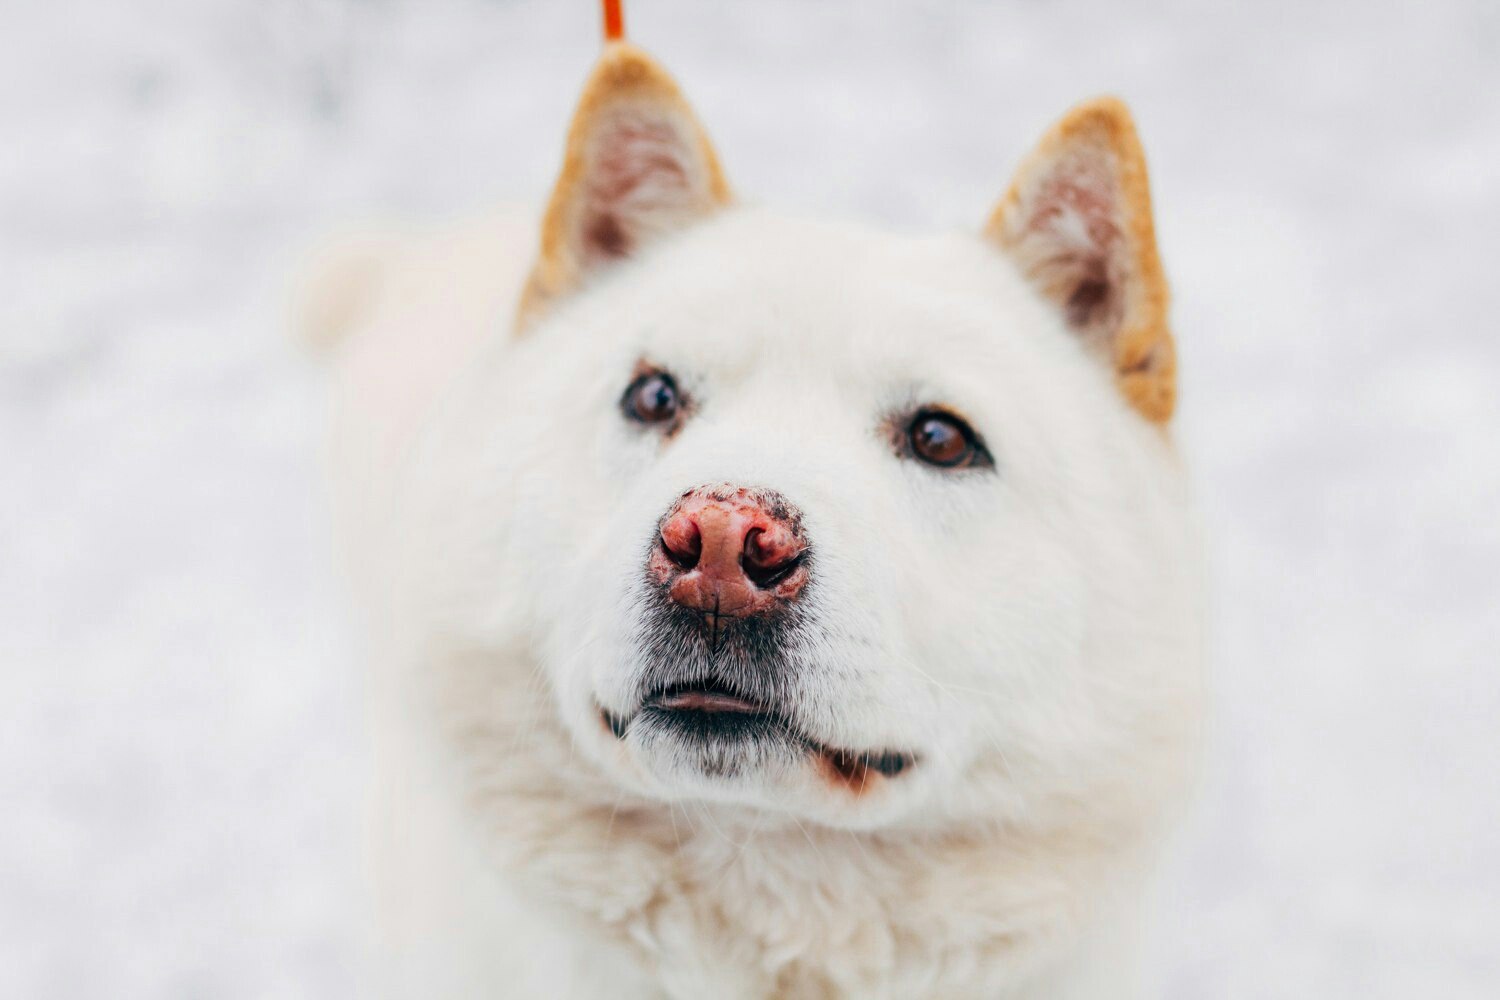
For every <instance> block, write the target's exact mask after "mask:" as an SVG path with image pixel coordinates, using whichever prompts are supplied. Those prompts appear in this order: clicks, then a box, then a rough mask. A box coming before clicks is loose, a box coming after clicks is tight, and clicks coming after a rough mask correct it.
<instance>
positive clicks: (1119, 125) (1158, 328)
mask: <svg viewBox="0 0 1500 1000" xmlns="http://www.w3.org/2000/svg"><path fill="white" fill-rule="evenodd" d="M985 234H986V235H987V236H988V237H989V238H991V239H993V240H994V241H995V242H997V243H998V244H999V245H1000V246H1001V247H1002V248H1004V249H1005V251H1006V252H1007V253H1009V254H1010V256H1011V257H1012V258H1013V259H1014V260H1015V261H1016V263H1017V264H1018V265H1019V266H1020V268H1021V272H1022V273H1023V274H1025V275H1026V277H1027V278H1029V279H1030V280H1031V282H1032V284H1033V285H1035V286H1036V288H1037V289H1038V290H1039V291H1040V292H1041V293H1042V295H1044V296H1045V297H1046V298H1047V299H1049V300H1051V301H1052V302H1053V303H1055V304H1056V305H1057V307H1058V308H1059V309H1061V310H1062V312H1063V315H1064V316H1065V317H1066V318H1067V321H1068V325H1069V326H1071V327H1072V328H1073V329H1074V330H1075V331H1077V332H1078V334H1079V335H1080V336H1081V337H1083V338H1084V339H1085V341H1087V342H1088V344H1089V345H1090V346H1091V347H1093V348H1095V349H1096V350H1098V351H1099V352H1100V353H1101V354H1102V355H1103V356H1104V357H1106V358H1107V359H1108V360H1109V362H1110V364H1111V365H1112V366H1113V368H1114V372H1115V380H1116V382H1117V384H1118V385H1119V387H1120V391H1121V392H1122V393H1123V394H1124V396H1125V398H1126V400H1128V401H1129V402H1130V405H1131V406H1133V407H1135V409H1137V410H1138V411H1140V412H1141V413H1142V414H1143V415H1144V416H1146V417H1147V418H1148V419H1150V420H1153V421H1156V422H1157V423H1166V422H1167V420H1168V419H1169V418H1170V417H1171V416H1172V408H1173V405H1174V404H1175V402H1176V396H1177V382H1176V375H1177V359H1176V355H1175V351H1174V348H1173V345H1172V332H1171V330H1170V329H1168V327H1167V298H1168V296H1167V281H1166V278H1165V276H1164V275H1163V274H1162V268H1161V260H1160V258H1158V256H1157V252H1156V233H1155V228H1154V226H1153V224H1152V221H1151V191H1150V188H1149V186H1148V184H1147V182H1146V158H1145V155H1144V154H1143V153H1142V152H1141V143H1140V139H1139V138H1137V136H1136V132H1135V124H1134V123H1133V122H1132V121H1131V118H1130V111H1129V110H1128V109H1127V108H1126V107H1125V105H1124V103H1123V102H1121V101H1119V100H1116V99H1115V98H1112V97H1104V98H1099V99H1097V100H1093V101H1089V102H1087V103H1085V104H1081V105H1079V106H1078V107H1076V108H1074V109H1073V110H1072V111H1070V112H1068V114H1067V115H1065V116H1064V117H1063V119H1062V120H1061V121H1060V122H1058V123H1057V124H1056V125H1054V126H1053V127H1052V130H1051V131H1049V132H1048V133H1047V135H1046V136H1045V137H1043V139H1042V141H1041V143H1040V144H1039V145H1038V146H1037V148H1036V150H1035V151H1034V152H1033V153H1032V154H1031V155H1030V156H1029V157H1028V158H1027V159H1026V161H1025V162H1024V163H1022V164H1021V169H1020V170H1019V171H1018V172H1017V174H1016V178H1015V181H1014V183H1013V184H1012V185H1011V188H1010V190H1009V191H1008V192H1007V193H1006V195H1005V197H1004V198H1003V199H1002V200H1001V202H1000V204H999V205H998V206H997V207H996V208H995V211H994V214H993V215H991V216H990V220H989V224H988V225H987V226H986V228H985Z"/></svg>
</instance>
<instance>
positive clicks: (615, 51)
mask: <svg viewBox="0 0 1500 1000" xmlns="http://www.w3.org/2000/svg"><path fill="white" fill-rule="evenodd" d="M730 200H731V194H730V190H729V184H728V182H727V181H726V180H725V179H724V173H723V171H722V169H721V168H720V166H719V159H718V156H717V154H715V152H714V149H713V146H712V145H711V144H710V142H709V140H708V134H707V133H706V132H705V131H704V129H703V126H702V125H701V124H700V123H699V121H698V118H697V116H696V115H695V114H694V113H693V110H692V108H691V107H690V106H689V105H688V103H687V100H686V99H685V98H684V97H683V96H682V92H681V90H679V89H678V87H677V84H676V82H674V81H673V79H672V78H671V76H670V75H668V74H667V72H666V71H665V70H664V69H662V68H661V66H660V65H659V64H658V63H657V62H656V61H655V60H654V59H652V58H651V57H650V56H649V55H647V54H646V53H645V52H643V51H641V50H640V49H638V48H636V47H634V46H633V45H630V44H628V43H626V42H612V43H610V44H609V45H607V46H606V47H605V50H604V53H603V55H602V56H601V57H600V59H599V62H598V63H597V64H596V65H595V67H594V70H593V72H592V73H591V74H590V76H589V79H588V82H587V83H586V84H585V86H584V90H583V97H582V98H581V99H580V101H579V103H578V108H577V110H576V111H575V112H574V115H573V121H572V125H571V126H570V127H569V129H568V138H567V145H566V149H565V152H564V156H563V166H562V172H561V173H560V175H559V176H558V179H557V183H556V186H555V187H554V188H553V190H552V198H551V200H550V201H549V202H548V204H547V211H546V214H545V215H544V216H543V219H542V232H541V247H540V252H539V253H538V256H537V261H536V264H535V266H534V267H533V268H532V272H531V276H530V278H529V280H528V281H527V283H526V287H525V289H524V291H523V292H522V295H521V301H520V305H519V308H518V310H517V316H516V325H517V327H518V329H524V328H525V327H526V326H527V325H528V324H530V323H531V322H532V321H533V320H534V319H535V318H536V317H537V316H538V315H540V314H541V313H543V312H544V311H545V310H546V308H547V307H548V305H549V304H551V303H552V302H553V301H554V300H556V299H557V298H558V297H560V296H562V295H565V294H567V293H568V292H571V291H573V290H575V289H576V288H578V287H579V286H581V285H582V284H583V283H584V282H585V281H586V280H587V279H588V278H589V277H590V275H591V274H593V273H594V272H596V271H599V270H602V269H604V268H607V267H608V266H610V265H611V264H613V263H615V262H617V261H619V260H620V259H622V258H626V257H629V256H630V255H631V254H632V253H634V252H635V251H636V250H637V249H638V248H640V247H641V246H643V245H645V244H646V243H648V242H650V241H651V240H653V239H655V238H657V237H659V236H661V235H663V234H665V233H668V232H672V231H675V230H678V229H681V228H683V227H684V226H687V225H689V224H691V223H692V222H693V221H695V220H697V219H700V218H702V217H704V216H706V215H708V214H710V213H711V212H713V211H714V210H716V209H718V208H720V207H722V206H724V205H727V204H728V203H729V202H730Z"/></svg>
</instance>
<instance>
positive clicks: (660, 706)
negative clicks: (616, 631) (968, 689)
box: [599, 680, 917, 794]
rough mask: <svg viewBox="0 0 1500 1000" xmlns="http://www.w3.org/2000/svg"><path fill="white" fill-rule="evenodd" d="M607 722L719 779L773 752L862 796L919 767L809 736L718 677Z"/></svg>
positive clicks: (911, 760)
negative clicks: (688, 757)
mask: <svg viewBox="0 0 1500 1000" xmlns="http://www.w3.org/2000/svg"><path fill="white" fill-rule="evenodd" d="M599 714H600V719H601V720H602V721H603V723H604V725H605V726H606V727H607V728H608V729H609V731H610V732H611V733H612V734H614V736H615V738H616V739H618V740H622V741H623V740H626V739H628V738H629V737H630V736H631V735H632V733H633V732H637V733H643V734H645V738H648V739H652V740H655V741H660V740H663V739H665V740H669V741H670V742H671V744H673V747H674V749H676V750H679V751H687V752H689V753H694V752H695V753H696V754H697V755H698V757H699V759H700V761H701V763H702V768H701V769H702V770H703V771H704V772H705V773H707V774H709V775H711V776H732V775H733V774H735V773H736V772H738V771H740V770H743V769H745V768H748V767H753V766H754V762H755V761H757V760H761V759H764V758H766V757H767V756H768V755H769V754H770V753H773V752H776V751H782V752H787V753H791V754H793V755H796V756H800V757H811V758H812V760H813V761H814V762H815V763H816V764H817V765H818V766H819V767H820V769H821V770H822V772H823V774H824V775H825V777H826V778H827V779H828V780H829V781H830V782H832V783H835V784H838V785H841V786H843V787H846V788H848V789H850V790H851V791H853V792H854V793H855V794H860V793H862V792H864V791H865V790H867V789H869V788H872V787H873V786H874V785H875V784H876V783H878V781H879V780H880V779H885V778H895V777H896V776H898V775H900V774H902V773H903V772H905V771H907V770H909V769H910V768H911V767H913V766H914V765H915V764H916V763H917V756H916V755H915V754H913V753H910V752H907V751H902V750H891V749H880V750H852V749H844V748H839V747H831V746H828V745H826V744H823V743H821V742H819V741H817V740H814V739H812V738H811V737H809V736H808V735H807V734H806V733H804V732H802V730H801V729H799V728H798V727H797V726H796V725H795V724H794V723H793V722H792V720H791V719H790V718H789V717H788V716H787V714H786V713H784V712H781V711H779V710H777V709H776V708H775V707H774V706H771V705H768V704H766V703H764V702H762V701H758V700H756V699H754V698H751V697H748V696H746V695H744V694H743V693H741V692H738V691H735V690H734V689H732V688H731V687H729V686H728V685H726V684H723V683H721V682H718V681H714V680H704V681H694V682H691V683H685V684H672V685H669V686H667V687H663V688H660V689H657V690H655V691H652V692H650V693H649V694H647V696H646V697H645V698H644V699H643V700H642V702H641V705H640V708H638V709H637V710H636V711H635V712H634V713H632V714H630V715H628V716H620V715H617V714H615V713H613V712H611V711H609V710H608V709H605V708H601V709H600V710H599Z"/></svg>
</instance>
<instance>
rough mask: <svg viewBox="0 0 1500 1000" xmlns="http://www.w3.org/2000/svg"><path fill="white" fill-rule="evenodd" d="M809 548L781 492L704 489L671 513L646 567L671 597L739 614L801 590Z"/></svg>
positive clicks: (687, 604)
mask: <svg viewBox="0 0 1500 1000" xmlns="http://www.w3.org/2000/svg"><path fill="white" fill-rule="evenodd" d="M806 551H807V543H806V541H804V539H803V538H802V532H801V527H800V525H799V523H798V520H797V519H796V518H795V517H794V516H793V515H791V514H790V513H789V507H788V505H787V503H786V502H785V501H784V500H783V499H782V498H781V497H780V496H779V495H778V494H775V493H771V492H770V491H767V490H749V489H744V488H736V487H713V488H702V489H696V490H692V491H690V492H688V493H686V494H684V495H683V497H682V498H681V499H680V500H678V501H677V503H676V505H675V506H674V507H673V508H672V510H671V511H670V512H668V514H667V517H666V519H665V520H664V521H663V522H662V525H661V544H660V545H659V546H657V548H656V551H654V552H653V553H652V555H651V560H650V570H651V574H652V576H653V577H654V578H655V579H656V581H657V582H658V583H660V584H662V585H663V586H665V587H666V588H667V596H668V597H670V598H671V599H672V600H673V601H675V602H676V603H678V604H681V605H684V606H685V607H689V608H693V609H694V610H697V611H702V612H705V613H707V614H712V615H728V616H731V617H735V618H742V617H745V616H747V615H752V614H755V613H757V612H760V611H764V610H766V609H768V608H770V607H772V606H774V605H775V604H777V603H778V602H781V601H789V600H792V599H793V598H795V597H796V596H797V595H798V594H799V593H801V591H802V587H803V585H804V584H805V583H806V582H807V567H806V566H805V565H804V564H803V560H802V554H803V553H804V552H806Z"/></svg>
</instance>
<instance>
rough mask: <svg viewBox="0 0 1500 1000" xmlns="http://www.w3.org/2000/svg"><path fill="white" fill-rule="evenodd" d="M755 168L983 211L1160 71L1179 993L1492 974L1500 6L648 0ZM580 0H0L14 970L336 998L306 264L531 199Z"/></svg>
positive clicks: (1174, 991)
mask: <svg viewBox="0 0 1500 1000" xmlns="http://www.w3.org/2000/svg"><path fill="white" fill-rule="evenodd" d="M628 6H629V9H628V15H629V23H630V28H631V33H632V35H633V36H634V37H635V38H636V39H638V40H639V41H641V42H642V43H643V44H645V45H647V46H648V47H649V48H651V49H653V50H655V51H656V52H657V53H658V54H659V55H661V56H662V57H663V58H664V60H665V61H666V62H667V64H668V65H669V66H670V67H672V68H673V69H674V70H675V71H676V72H677V73H678V74H679V76H680V77H681V78H682V80H683V82H684V83H685V85H686V87H687V89H688V91H689V93H690V95H691V96H692V98H693V99H694V101H695V103H696V104H697V105H698V107H699V109H700V111H701V112H702V114H703V116H704V117H705V119H706V120H707V122H708V124H709V126H710V128H711V129H712V131H713V132H714V134H715V137H716V139H717V141H718V144H719V147H720V150H721V152H722V153H723V155H724V157H725V160H726V163H727V164H728V166H729V169H730V171H731V174H732V177H733V178H734V180H735V182H736V184H737V186H738V187H739V188H740V189H741V190H742V191H744V192H747V193H749V194H751V195H752V196H754V197H756V198H758V199H761V200H764V201H768V202H773V203H777V204H781V205H783V206H788V207H795V208H800V209H808V210H817V211H830V212H834V213H839V214H859V215H864V216H869V217H873V218H875V219H878V220H883V221H886V222H888V223H891V224H894V225H898V226H911V227H930V226H934V225H935V226H939V227H958V226H965V227H966V226H972V225H977V224H978V222H979V220H980V219H981V218H982V217H983V215H984V213H985V212H986V211H987V210H988V208H989V206H990V203H991V201H992V200H993V199H994V198H995V197H996V196H998V194H999V193H1000V191H1001V190H1002V188H1003V186H1004V184H1005V182H1006V179H1007V177H1008V174H1009V171H1010V169H1011V167H1012V165H1013V164H1014V163H1015V162H1016V160H1017V158H1018V157H1019V156H1020V155H1021V153H1022V152H1023V151H1024V150H1025V149H1026V147H1027V146H1028V145H1029V144H1030V143H1031V142H1032V141H1033V140H1034V139H1035V137H1036V136H1037V135H1038V133H1039V132H1040V131H1041V129H1042V128H1043V127H1044V126H1045V125H1046V124H1047V122H1048V121H1050V120H1051V119H1052V118H1054V117H1055V116H1057V115H1058V114H1059V113H1060V112H1061V111H1062V110H1063V109H1064V108H1065V107H1066V106H1068V105H1069V104H1070V103H1072V102H1073V101H1075V100H1076V99H1078V98H1080V97H1083V96H1085V95H1089V94H1093V93H1096V92H1100V91H1114V92H1118V93H1120V94H1122V95H1123V96H1125V97H1126V98H1127V99H1128V100H1130V101H1131V103H1132V104H1133V105H1134V107H1135V109H1136V112H1137V114H1138V116H1139V120H1140V125H1141V129H1142V131H1143V133H1144V137H1145V141H1146V146H1147V149H1148V152H1149V154H1150V157H1151V162H1152V167H1153V173H1154V182H1155V187H1156V193H1157V200H1158V206H1159V212H1160V223H1161V230H1162V240H1163V244H1164V252H1165V254H1166V259H1167V262H1168V267H1169V271H1170V273H1171V274H1172V277H1173V279H1174V284H1175V287H1176V290H1177V306H1176V312H1175V316H1176V326H1177V329H1178V333H1179V337H1180V341H1181V346H1182V357H1183V373H1184V395H1183V403H1184V405H1183V409H1182V412H1181V416H1180V420H1179V424H1178V426H1179V429H1180V433H1181V437H1182V440H1183V442H1184V446H1185V449H1186V451H1187V452H1188V454H1189V456H1190V457H1191V459H1192V461H1193V463H1194V464H1195V466H1196V468H1197V475H1198V482H1199V485H1200V491H1201V496H1202V505H1203V509H1204V517H1205V520H1206V521H1207V524H1208V527H1209V534H1210V538H1211V541H1212V557H1213V568H1214V577H1215V601H1216V607H1217V612H1216V615H1217V628H1216V632H1215V640H1214V645H1215V653H1216V656H1215V663H1214V676H1215V685H1216V693H1217V701H1218V722H1217V727H1216V734H1215V752H1214V766H1213V768H1212V771H1211V774H1210V776H1209V781H1208V787H1207V790H1206V792H1205V796H1204V802H1203V805H1202V808H1201V809H1200V811H1199V817H1198V819H1197V821H1196V826H1195V828H1194V830H1193V831H1192V833H1191V835H1190V836H1189V837H1187V838H1186V840H1185V844H1184V847H1185V856H1184V859H1183V861H1182V863H1181V864H1180V865H1178V866H1177V870H1176V871H1174V873H1173V878H1172V881H1171V884H1170V888H1169V891H1168V893H1167V899H1166V901H1167V903H1168V909H1169V911H1170V917H1169V920H1168V926H1167V928H1166V930H1167V932H1168V933H1167V935H1166V936H1165V938H1164V942H1163V951H1164V954H1165V956H1166V961H1167V964H1168V967H1169V970H1170V977H1169V978H1170V983H1171V990H1170V996H1171V997H1173V998H1175V1000H1193V998H1210V997H1211V998H1231V1000H1238V998H1244V1000H1250V998H1256V1000H1260V998H1264V997H1268V996H1274V997H1294V998H1330V997H1361V998H1406V997H1414V996H1422V997H1428V996H1431V997H1444V998H1448V1000H1455V998H1489V997H1494V996H1497V995H1500V777H1497V773H1500V761H1497V756H1500V754H1497V751H1500V737H1497V734H1496V729H1497V725H1500V653H1497V647H1500V326H1497V322H1496V317H1497V316H1500V279H1497V278H1496V276H1495V264H1496V260H1497V258H1500V166H1497V165H1500V7H1497V5H1495V4H1494V3H1493V2H1489V0H1473V2H1457V0H1454V2H1435V0H1430V2H1426V3H1422V4H1415V3H1413V4H1392V3H1380V2H1377V3H1363V4H1357V3H1353V2H1349V0H1346V2H1342V3H1326V2H1307V0H1296V2H1285V0H1263V2H1260V3H1256V4H1240V5H1235V6H1234V7H1229V6H1227V5H1225V6H1219V5H1211V4H1204V3H1190V2H1186V0H1184V2H1179V3H1159V4H1158V3H1149V4H1148V3H1112V2H1109V0H1093V2H1045V0H1008V2H992V3H984V4H980V3H955V2H946V3H923V4H917V3H909V4H901V5H895V4H875V3H868V2H864V3H853V2H850V3H811V2H806V0H804V2H795V0H726V2H722V3H715V4H703V3H696V4H689V3H686V2H680V3H670V2H666V0H630V2H629V5H628ZM596 16H597V15H596V10H595V6H594V3H593V2H592V0H570V2H566V3H564V2H560V0H550V2H546V3H543V2H540V0H527V2H499V0H492V2H483V0H422V2H416V0H364V2H357V0H299V2H293V0H212V2H208V0H129V2H104V0H99V2H95V3H77V2H56V3H46V4H43V3H34V2H25V0H0V457H3V469H4V470H5V471H4V472H3V474H0V481H3V487H0V816H3V819H0V941H3V945H0V995H3V996H7V997H16V998H41V1000H51V998H85V997H105V996H108V997H113V998H136V997H141V998H146V997H152V998H155V997H169V998H198V997H205V998H208V997H212V998H220V997H223V998H261V997H319V998H324V997H344V996H351V995H353V994H354V993H355V992H356V989H357V986H356V983H357V979H356V976H355V973H354V961H353V959H354V955H353V944H352V940H351V935H350V933H349V931H348V929H347V928H348V926H349V925H350V923H351V922H352V919H353V917H354V916H355V914H354V909H355V905H356V904H355V903H354V902H352V900H353V898H354V897H353V896H352V894H351V891H350V887H351V885H352V884H353V882H354V881H355V877H356V872H355V862H354V861H353V860H352V858H353V857H354V854H353V851H352V844H353V843H354V829H353V821H352V818H351V817H352V810H353V806H354V798H355V796H354V792H353V790H352V789H353V783H354V782H355V780H356V776H357V775H358V773H359V771H358V761H357V752H358V743H357V718H358V705H359V690H360V687H359V678H358V673H357V670H356V668H355V665H354V664H353V663H352V662H351V658H350V654H349V651H350V648H351V644H350V641H349V639H348V638H347V636H346V635H345V634H344V627H343V617H342V612H341V605H340V597H339V594H340V589H339V586H338V581H337V578H336V575H335V574H334V572H333V571H332V570H331V569H330V568H329V565H328V562H329V560H328V557H327V551H328V548H329V545H328V542H327V540H326V526H325V525H324V523H323V522H322V519H321V518H322V514H321V508H320V506H319V499H318V497H319V494H318V467H317V461H316V455H317V438H318V431H319V412H320V395H319V393H320V388H319V382H318V377H317V373H316V371H314V370H311V369H310V368H309V367H308V366H306V365H305V364H304V363H303V362H302V361H301V360H300V359H299V358H298V357H297V355H296V354H295V352H294V351H293V350H292V349H291V348H290V347H289V346H288V345H287V344H286V342H285V339H284V335H283V326H284V321H283V306H282V301H283V291H284V287H285V280H286V277H287V274H288V273H289V271H290V270H291V269H292V267H293V262H294V261H295V258H296V253H297V251H298V249H299V248H301V247H303V246H304V245H305V244H306V243H307V241H308V240H309V239H310V238H311V237H312V236H315V235H316V234H317V233H319V232H321V231H323V230H325V229H327V228H329V227H334V226H336V225H338V224H340V223H342V222H344V221H347V220H351V219H353V220H362V219H369V218H372V217H380V216H405V217H417V218H435V217H443V216H451V215H456V214H459V213H462V212H465V211H472V210H476V209H480V208H483V207H484V206H486V205H487V204H490V203H492V202H493V201H496V200H499V199H508V198H528V199H535V198H539V197H540V196H541V195H542V193H543V192H544V190H545V188H546V186H547V184H548V182H549V180H550V176H551V172H552V170H553V169H554V168H555V166H556V164H557V162H558V157H559V152H560V142H561V134H562V129H563V126H564V123H565V121H566V116H567V113H568V111H569V107H570V105H571V103H572V101H573V99H574V97H575V96H576V93H577V90H578V87H579V85H580V82H581V80H582V77H583V74H584V72H585V70H586V68H587V66H588V64H589V62H590V60H591V58H592V57H593V55H594V53H595V51H596V47H597V41H596V33H597V27H596Z"/></svg>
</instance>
